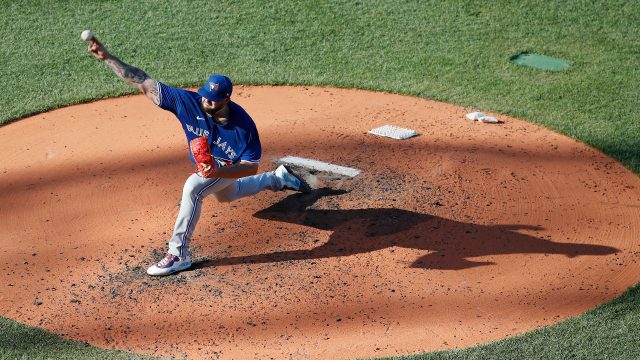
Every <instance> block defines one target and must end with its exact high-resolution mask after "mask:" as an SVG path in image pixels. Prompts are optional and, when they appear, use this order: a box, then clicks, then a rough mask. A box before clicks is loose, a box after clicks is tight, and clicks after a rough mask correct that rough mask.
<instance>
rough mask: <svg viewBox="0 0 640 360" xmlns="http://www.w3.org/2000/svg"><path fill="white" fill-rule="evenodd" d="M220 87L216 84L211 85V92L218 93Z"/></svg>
mask: <svg viewBox="0 0 640 360" xmlns="http://www.w3.org/2000/svg"><path fill="white" fill-rule="evenodd" d="M218 87H220V85H218V84H216V83H212V82H210V83H209V91H217V90H218Z"/></svg>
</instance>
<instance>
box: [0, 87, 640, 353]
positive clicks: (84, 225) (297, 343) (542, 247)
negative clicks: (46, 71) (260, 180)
mask: <svg viewBox="0 0 640 360" xmlns="http://www.w3.org/2000/svg"><path fill="white" fill-rule="evenodd" d="M234 97H235V100H236V101H237V102H238V103H239V104H241V105H242V106H244V107H245V108H246V109H247V110H248V112H249V113H250V114H251V115H252V116H253V118H254V120H255V121H256V123H257V125H258V128H259V131H260V135H261V141H262V144H263V149H264V152H263V161H262V164H261V170H262V171H270V170H273V169H274V168H275V162H276V161H277V159H279V158H280V157H282V156H285V155H293V156H299V157H305V158H311V159H317V160H321V161H326V162H330V163H334V164H338V165H342V166H348V167H353V168H357V169H359V170H361V171H362V173H361V174H360V175H358V176H356V177H355V178H348V177H332V176H327V175H326V174H318V173H309V174H307V175H313V176H315V178H314V184H315V185H316V186H315V187H316V189H315V190H314V191H312V192H311V193H309V194H296V193H291V192H278V193H272V192H264V193H261V194H259V195H257V196H255V197H253V198H248V199H242V200H239V201H237V202H234V203H230V204H219V203H216V202H215V200H214V199H213V198H209V199H206V200H205V205H204V209H203V213H202V214H203V215H202V217H201V221H200V223H199V225H198V228H197V229H196V232H195V236H194V239H193V245H194V248H193V250H194V256H195V262H196V263H195V266H194V267H193V269H191V270H190V271H186V272H183V273H180V274H178V275H175V276H171V277H166V278H150V277H147V276H146V275H145V273H144V269H146V267H147V266H149V265H151V264H152V263H153V262H155V261H157V260H158V259H159V258H160V257H161V255H162V252H163V251H164V250H165V248H166V242H167V241H168V239H169V235H170V233H171V231H172V228H173V224H174V221H175V216H176V215H177V212H178V208H177V203H178V201H179V200H180V194H181V189H182V184H183V182H184V180H185V179H186V178H187V176H188V175H189V173H190V172H192V171H193V168H192V165H191V164H190V162H189V160H188V154H187V150H186V141H185V137H184V134H183V133H182V130H181V129H180V126H179V124H178V122H177V121H176V120H175V119H174V118H173V115H172V114H170V113H168V112H164V111H162V110H160V109H158V108H156V107H155V106H154V105H152V104H151V103H150V102H149V101H148V100H146V99H145V98H144V97H142V96H132V97H124V98H118V99H111V100H106V101H99V102H95V103H90V104H84V105H79V106H73V107H69V108H64V109H60V110H56V111H52V112H50V113H45V114H41V115H37V116H34V117H31V118H28V119H24V120H22V121H18V122H15V123H12V124H9V125H7V126H4V127H2V128H0V136H1V137H2V141H1V142H0V147H1V149H2V154H3V156H2V159H0V174H1V178H0V203H1V204H2V206H1V207H0V219H2V224H3V226H2V227H1V228H0V244H1V245H2V250H1V251H0V256H1V257H2V258H1V261H0V269H1V271H2V272H3V274H4V279H5V281H3V282H2V283H0V294H1V295H0V308H1V309H2V315H4V316H7V317H9V318H12V319H15V320H18V321H20V322H23V323H26V324H30V325H35V326H39V327H42V328H45V329H47V330H49V331H52V332H55V333H57V334H61V335H63V336H65V337H68V338H74V339H78V340H82V341H87V342H89V343H91V344H93V345H97V346H100V347H107V348H120V349H127V350H133V351H136V352H144V353H151V354H158V355H165V356H167V355H175V356H188V357H189V358H207V359H209V358H217V357H219V358H224V359H235V358H271V357H273V358H279V359H281V358H331V359H333V358H354V357H372V356H382V355H396V354H407V353H413V352H418V351H429V350H436V349H444V348H453V347H464V346H468V345H472V344H477V343H482V342H487V341H491V340H496V339H500V338H503V337H506V336H509V335H514V334H519V333H522V332H525V331H527V330H531V329H534V328H537V327H540V326H544V325H549V324H552V323H555V322H558V321H560V320H562V319H565V318H567V317H569V316H573V315H577V314H579V313H581V312H583V311H585V310H587V309H590V308H593V307H594V306H596V305H598V304H600V303H603V302H605V301H608V300H610V299H612V298H614V297H616V296H617V295H619V294H620V293H622V292H623V291H624V290H625V289H626V288H627V287H629V286H630V285H632V284H634V283H636V282H637V281H638V280H639V277H640V275H638V274H640V264H639V263H638V261H637V259H638V254H640V249H639V244H638V239H637V236H634V235H636V234H638V232H639V231H640V221H639V219H640V179H638V177H637V176H635V175H634V174H632V173H631V172H629V171H628V170H626V169H625V168H624V167H623V166H621V165H620V164H618V163H616V162H614V161H613V160H612V159H610V158H608V157H605V156H604V155H602V154H600V153H598V152H597V151H594V150H593V149H591V148H589V147H587V146H585V145H583V144H580V143H577V142H575V141H573V140H571V139H569V138H566V137H564V136H561V135H558V134H555V133H552V132H550V131H548V130H545V129H543V128H540V127H538V126H535V125H532V124H528V123H525V122H523V121H519V120H517V119H512V118H508V117H505V116H499V115H496V114H492V115H494V116H496V117H498V118H499V119H501V120H504V121H505V122H504V123H503V124H498V125H490V124H481V123H477V122H470V121H468V120H466V119H465V117H464V115H465V114H466V113H467V112H468V111H471V110H474V109H464V108H460V107H456V106H451V105H447V104H442V103H438V102H434V101H427V100H423V99H417V98H410V97H402V96H397V95H389V94H382V93H373V92H365V91H356V90H335V89H324V88H295V87H238V89H237V91H236V95H234ZM384 124H392V125H398V126H402V127H408V128H412V129H415V130H417V131H418V132H419V133H420V135H419V136H418V137H415V138H412V139H409V140H404V141H399V140H393V139H388V138H381V137H377V136H373V135H370V134H367V131H368V130H370V129H372V128H374V127H378V126H381V125H384Z"/></svg>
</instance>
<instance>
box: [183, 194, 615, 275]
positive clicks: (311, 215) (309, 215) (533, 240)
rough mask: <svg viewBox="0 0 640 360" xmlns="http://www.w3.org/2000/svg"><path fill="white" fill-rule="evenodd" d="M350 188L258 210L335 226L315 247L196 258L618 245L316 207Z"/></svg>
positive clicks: (451, 265) (433, 256)
mask: <svg viewBox="0 0 640 360" xmlns="http://www.w3.org/2000/svg"><path fill="white" fill-rule="evenodd" d="M343 193H344V191H339V190H332V189H328V188H324V189H318V190H314V191H312V192H311V193H309V194H294V195H290V196H288V197H286V198H285V199H283V200H282V201H280V202H278V203H276V204H274V205H273V206H271V207H269V208H267V209H264V210H261V211H259V212H257V213H255V214H254V216H255V217H257V218H260V219H268V220H274V221H283V222H287V223H293V224H300V225H305V226H309V227H313V228H317V229H322V230H329V231H333V233H332V234H331V235H330V237H329V240H328V241H327V242H326V243H324V244H322V245H320V246H317V247H314V248H311V249H301V250H290V251H278V252H271V253H266V254H259V255H247V256H238V257H228V258H221V259H215V260H208V261H204V262H203V263H201V264H194V265H195V267H196V268H200V267H209V266H221V265H235V264H244V263H271V262H280V261H289V260H306V259H322V258H331V257H338V256H349V255H354V254H361V253H368V252H372V251H376V250H381V249H386V248H390V247H403V248H409V249H419V250H424V251H425V253H427V252H428V253H427V254H425V255H424V256H421V257H419V258H418V259H416V260H415V261H414V262H413V263H412V264H411V265H410V266H411V267H415V268H429V269H445V270H457V269H466V268H471V267H475V266H483V265H491V264H494V263H493V262H483V261H473V260H471V259H472V258H474V257H481V256H486V255H501V254H561V255H565V256H567V257H575V256H581V255H608V254H613V253H616V252H617V251H618V249H616V248H613V247H609V246H603V245H592V244H572V243H559V242H553V241H550V240H545V239H541V238H538V237H535V236H531V235H527V234H522V233H519V232H517V231H518V230H542V229H541V228H539V227H537V226H531V225H476V224H471V223H464V222H459V221H454V220H449V219H444V218H441V217H438V216H433V215H427V214H420V213H416V212H412V211H406V210H400V209H394V208H373V209H352V210H329V209H313V208H308V207H310V206H312V205H313V204H314V203H315V202H316V201H317V200H318V199H319V198H321V197H323V196H335V195H340V194H343Z"/></svg>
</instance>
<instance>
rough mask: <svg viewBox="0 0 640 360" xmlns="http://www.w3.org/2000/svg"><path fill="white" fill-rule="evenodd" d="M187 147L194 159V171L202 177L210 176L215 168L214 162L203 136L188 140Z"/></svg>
mask: <svg viewBox="0 0 640 360" xmlns="http://www.w3.org/2000/svg"><path fill="white" fill-rule="evenodd" d="M189 148H190V149H191V153H192V154H193V158H194V159H195V160H196V164H197V165H198V170H197V171H196V173H197V174H199V175H200V176H202V177H206V178H208V177H210V176H211V175H212V174H213V172H214V170H215V169H216V162H215V161H213V156H211V148H210V147H209V144H208V142H207V138H206V137H205V136H200V137H197V138H195V139H193V140H191V141H190V142H189Z"/></svg>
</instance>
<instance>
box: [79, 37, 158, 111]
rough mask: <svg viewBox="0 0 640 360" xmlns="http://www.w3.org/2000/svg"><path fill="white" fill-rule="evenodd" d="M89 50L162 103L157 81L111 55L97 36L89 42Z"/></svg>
mask: <svg viewBox="0 0 640 360" xmlns="http://www.w3.org/2000/svg"><path fill="white" fill-rule="evenodd" d="M89 52H90V53H91V54H93V56H95V57H96V58H97V59H98V60H102V61H104V62H105V64H107V66H109V67H110V68H111V70H113V72H115V73H116V75H118V77H119V78H120V79H122V80H124V81H126V82H127V83H128V84H129V85H131V86H133V87H135V88H136V89H138V90H140V91H142V92H143V93H144V94H145V95H146V96H147V97H148V98H149V99H151V101H153V103H154V104H156V105H158V104H159V103H160V96H159V95H158V88H157V86H158V85H157V82H156V81H155V80H154V79H152V78H150V77H149V75H147V73H145V72H144V71H142V70H140V69H138V68H137V67H134V66H131V65H129V64H126V63H124V62H122V60H120V59H118V58H117V57H115V56H113V55H111V54H110V53H109V52H108V51H107V48H106V47H105V46H104V45H102V43H100V41H98V39H96V38H95V37H94V38H92V39H91V41H90V42H89Z"/></svg>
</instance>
